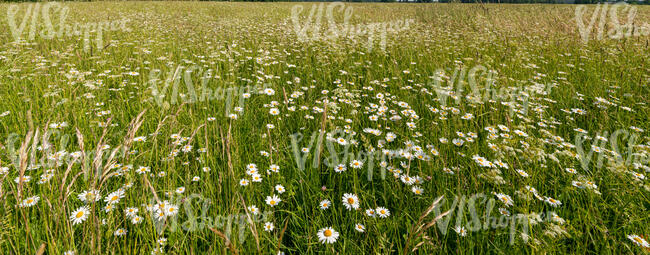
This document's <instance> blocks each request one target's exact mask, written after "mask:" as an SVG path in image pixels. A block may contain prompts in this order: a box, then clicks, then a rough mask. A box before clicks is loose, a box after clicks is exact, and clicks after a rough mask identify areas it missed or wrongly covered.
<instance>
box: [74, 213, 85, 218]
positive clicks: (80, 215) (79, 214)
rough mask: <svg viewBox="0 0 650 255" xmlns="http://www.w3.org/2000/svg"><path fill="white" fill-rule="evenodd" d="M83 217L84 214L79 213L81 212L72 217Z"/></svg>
mask: <svg viewBox="0 0 650 255" xmlns="http://www.w3.org/2000/svg"><path fill="white" fill-rule="evenodd" d="M83 216H84V212H83V211H81V212H78V213H77V214H76V215H75V216H74V217H75V218H77V219H78V218H81V217H83Z"/></svg>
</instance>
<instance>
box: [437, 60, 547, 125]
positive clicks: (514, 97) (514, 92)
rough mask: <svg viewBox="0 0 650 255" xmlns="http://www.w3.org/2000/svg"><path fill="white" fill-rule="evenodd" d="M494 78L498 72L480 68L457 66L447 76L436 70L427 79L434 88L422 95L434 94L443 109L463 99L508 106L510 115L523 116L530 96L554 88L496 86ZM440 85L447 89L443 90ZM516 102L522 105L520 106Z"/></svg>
mask: <svg viewBox="0 0 650 255" xmlns="http://www.w3.org/2000/svg"><path fill="white" fill-rule="evenodd" d="M497 75H498V72H496V71H494V70H491V69H488V68H487V67H485V66H482V65H476V66H473V67H472V68H469V67H466V66H462V67H460V66H459V67H456V68H455V69H454V72H453V73H450V74H447V73H446V72H445V70H444V69H442V68H439V69H437V70H436V71H435V73H434V75H433V76H430V77H429V78H431V79H432V81H431V82H429V83H428V87H429V88H433V92H431V91H428V90H427V91H425V93H428V94H430V95H433V94H434V93H435V95H436V96H437V100H438V102H439V103H440V105H442V106H447V105H448V102H450V101H449V98H451V99H453V101H454V103H455V104H460V103H461V102H462V101H463V100H466V101H468V102H472V103H482V102H487V101H492V102H502V103H503V104H504V105H507V106H509V107H510V115H511V116H512V115H513V114H514V113H522V114H526V113H527V112H528V108H529V100H530V97H531V96H536V95H549V94H550V93H551V90H552V88H553V85H552V84H543V83H533V84H532V85H529V86H523V85H519V86H516V87H505V86H497V85H496V79H497ZM443 83H446V84H447V86H444V87H443V86H442V84H443ZM518 101H521V102H522V103H521V104H519V103H517V102H518Z"/></svg>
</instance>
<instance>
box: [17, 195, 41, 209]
mask: <svg viewBox="0 0 650 255" xmlns="http://www.w3.org/2000/svg"><path fill="white" fill-rule="evenodd" d="M40 199H41V198H40V197H39V196H32V197H28V198H26V199H23V201H22V202H21V203H20V205H19V206H20V207H32V206H34V205H36V203H38V200H40Z"/></svg>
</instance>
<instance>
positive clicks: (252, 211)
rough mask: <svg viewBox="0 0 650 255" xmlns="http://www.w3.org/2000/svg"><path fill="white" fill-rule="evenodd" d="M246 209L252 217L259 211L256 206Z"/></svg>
mask: <svg viewBox="0 0 650 255" xmlns="http://www.w3.org/2000/svg"><path fill="white" fill-rule="evenodd" d="M247 209H248V211H249V212H251V213H252V214H253V215H257V214H258V213H260V210H259V209H257V206H255V205H251V206H249V207H248V208H247Z"/></svg>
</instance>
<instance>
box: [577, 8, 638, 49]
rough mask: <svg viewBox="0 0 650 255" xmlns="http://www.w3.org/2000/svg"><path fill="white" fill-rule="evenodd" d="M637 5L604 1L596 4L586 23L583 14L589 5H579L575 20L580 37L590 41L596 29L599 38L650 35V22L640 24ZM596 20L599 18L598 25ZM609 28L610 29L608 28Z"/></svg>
mask: <svg viewBox="0 0 650 255" xmlns="http://www.w3.org/2000/svg"><path fill="white" fill-rule="evenodd" d="M619 9H620V11H621V14H623V15H621V16H622V17H625V18H626V20H625V23H621V22H620V20H619ZM636 11H637V8H636V6H632V5H630V4H628V3H626V2H618V3H615V4H610V3H603V4H600V3H598V4H596V6H595V7H594V11H593V12H592V14H591V17H590V18H589V19H588V21H587V23H586V24H585V22H584V20H585V19H584V18H583V16H585V14H586V12H587V7H586V6H584V5H579V6H577V7H576V10H575V21H576V24H577V25H578V30H579V32H580V37H581V38H582V41H583V42H584V43H587V42H589V40H590V39H591V38H592V31H594V29H595V33H596V34H595V35H594V36H593V37H594V38H595V39H597V40H603V39H604V38H606V37H607V38H610V39H621V38H627V37H632V36H648V35H650V24H648V23H643V24H639V23H638V22H637V21H636V20H635V18H636ZM596 20H598V23H597V26H595V25H596ZM607 28H609V29H607Z"/></svg>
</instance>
